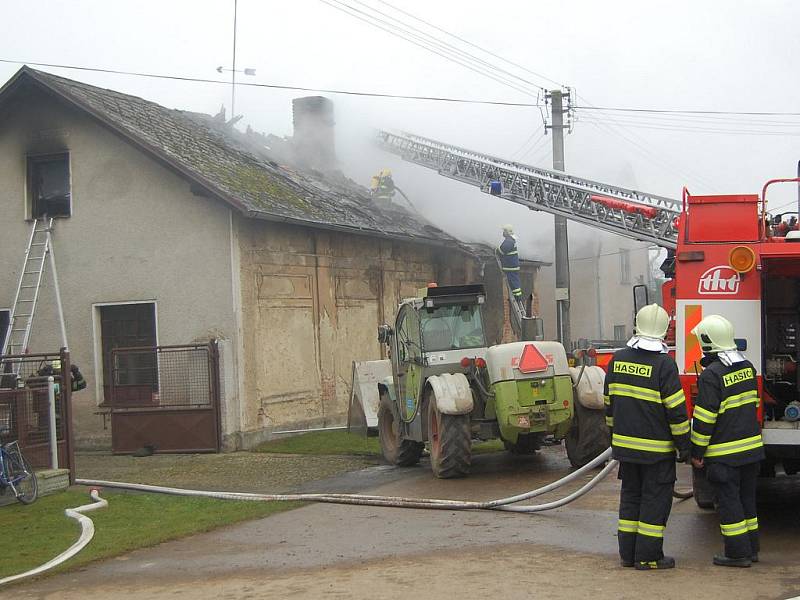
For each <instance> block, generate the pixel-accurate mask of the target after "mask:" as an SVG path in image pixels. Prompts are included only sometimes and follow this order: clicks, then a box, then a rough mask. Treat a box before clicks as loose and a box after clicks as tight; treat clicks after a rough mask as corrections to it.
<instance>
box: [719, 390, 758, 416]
mask: <svg viewBox="0 0 800 600" xmlns="http://www.w3.org/2000/svg"><path fill="white" fill-rule="evenodd" d="M745 404H758V392H757V391H756V390H750V391H748V392H742V393H741V394H736V395H735V396H728V397H727V398H725V399H724V400H723V401H722V403H721V404H720V405H719V414H722V413H724V412H725V411H726V410H731V409H732V408H739V407H740V406H744V405H745Z"/></svg>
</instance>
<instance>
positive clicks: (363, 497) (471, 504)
mask: <svg viewBox="0 0 800 600" xmlns="http://www.w3.org/2000/svg"><path fill="white" fill-rule="evenodd" d="M610 456H611V449H608V450H606V451H605V452H603V453H602V454H600V455H599V456H597V457H596V458H594V459H593V460H592V461H590V462H589V463H587V464H586V465H584V466H583V467H581V468H580V469H577V470H576V471H573V472H572V473H570V474H569V475H566V476H565V477H562V478H561V479H559V480H558V481H554V482H553V483H550V484H548V485H545V486H542V487H540V488H537V489H535V490H531V491H529V492H525V493H523V494H517V495H515V496H509V497H507V498H499V499H496V500H488V501H482V502H476V501H466V500H446V499H439V498H404V497H401V496H375V495H368V494H335V493H328V494H324V493H322V494H320V493H315V494H253V493H246V492H218V491H211V490H189V489H183V488H174V487H165V486H157V485H146V484H141V483H126V482H119V481H103V480H97V479H76V480H75V483H77V484H80V485H97V486H102V487H108V488H120V489H127V490H133V491H141V492H153V493H158V494H172V495H178V496H193V497H204V498H216V499H220V500H247V501H256V502H259V501H260V502H271V501H301V502H322V503H328V504H350V505H359V506H385V507H392V508H426V509H438V510H507V509H510V508H512V507H510V506H508V505H509V504H516V503H518V502H522V501H524V500H529V499H530V498H534V497H536V496H540V495H542V494H546V493H548V492H551V491H553V490H555V489H557V488H559V487H561V486H563V485H565V484H567V483H569V482H571V481H573V480H575V479H577V478H578V477H580V476H582V475H583V474H584V473H586V472H587V471H589V470H590V469H593V468H594V467H595V466H597V465H599V464H601V463H603V462H605V461H606V460H608V459H609V458H610ZM616 465H617V461H615V460H611V461H610V462H609V463H608V465H606V466H605V468H603V469H602V470H601V471H600V472H599V473H598V474H597V475H595V476H594V477H592V479H590V480H589V481H588V482H587V483H585V484H584V485H583V486H582V487H580V488H579V489H578V490H576V491H574V492H572V493H571V494H569V495H568V496H566V497H565V498H562V499H560V500H555V501H553V502H548V503H545V504H540V505H534V506H519V507H513V508H514V511H513V512H541V511H543V510H549V509H552V508H556V507H558V506H563V505H564V504H567V503H569V502H572V501H573V500H575V499H576V498H579V497H580V496H582V495H583V494H585V493H586V492H588V491H589V490H591V489H592V488H594V487H595V486H596V485H597V484H598V483H599V482H600V480H602V479H603V478H604V477H605V476H606V475H608V474H609V473H610V472H611V470H612V469H613V468H614V467H615V466H616Z"/></svg>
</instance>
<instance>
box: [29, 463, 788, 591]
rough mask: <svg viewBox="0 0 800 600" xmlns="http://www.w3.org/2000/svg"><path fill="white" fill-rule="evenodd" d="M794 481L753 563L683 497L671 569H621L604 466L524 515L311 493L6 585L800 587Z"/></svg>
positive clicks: (510, 489)
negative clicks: (584, 489) (551, 503)
mask: <svg viewBox="0 0 800 600" xmlns="http://www.w3.org/2000/svg"><path fill="white" fill-rule="evenodd" d="M568 470H569V469H568V463H567V461H566V458H565V457H564V456H563V450H562V449H561V448H560V447H555V448H549V449H546V450H545V451H543V452H542V453H541V454H539V455H537V456H534V457H527V458H524V459H520V458H518V457H509V456H507V455H505V454H495V455H485V456H478V457H476V458H475V465H474V474H473V476H472V477H470V478H469V479H465V480H458V481H440V480H435V479H433V478H432V477H431V475H430V472H429V471H428V470H426V469H425V468H422V467H421V468H416V469H404V470H398V469H393V468H389V467H373V468H370V469H367V470H366V471H362V472H359V473H355V474H350V475H345V476H342V477H339V478H336V479H333V480H329V481H326V482H322V483H319V484H317V488H318V489H325V490H334V489H336V490H346V491H353V490H354V489H370V490H373V491H375V492H377V493H384V494H391V495H404V496H420V497H440V498H470V499H488V498H494V497H500V496H506V495H509V494H510V493H516V492H520V491H524V490H528V489H532V488H534V487H538V486H539V485H542V484H543V483H546V482H548V481H552V480H553V479H556V478H558V477H559V476H561V475H563V474H565V473H567V472H568ZM686 475H688V473H687V472H686V471H682V473H681V476H686ZM796 483H797V485H796V486H787V485H785V484H783V485H780V484H779V485H773V486H771V488H770V489H768V490H765V494H766V496H769V497H770V498H771V499H772V500H771V502H770V503H769V504H768V505H767V506H765V507H764V510H763V511H762V515H761V518H760V520H761V522H762V530H763V535H764V551H763V554H762V559H763V560H762V562H761V563H760V564H758V565H756V566H754V567H753V568H752V569H739V570H733V569H729V570H722V569H720V568H719V567H713V566H711V565H710V558H711V555H712V554H713V553H714V552H715V551H717V550H718V549H719V545H720V539H719V533H718V525H717V521H716V517H715V515H714V514H713V513H708V512H703V511H699V510H698V509H697V508H696V507H695V505H694V503H693V501H684V502H676V503H675V505H674V508H673V516H672V518H671V520H670V523H669V527H668V530H667V541H666V547H667V551H668V552H671V553H672V554H674V555H675V556H676V558H677V560H678V565H679V568H678V569H676V570H674V571H672V572H661V573H641V572H635V571H632V570H630V569H622V568H620V567H619V565H618V560H617V556H616V538H615V537H614V527H615V521H616V515H615V510H616V499H617V494H618V481H617V480H616V479H615V478H614V477H609V478H607V479H606V480H605V481H604V482H603V483H602V484H601V485H600V486H599V487H598V488H597V489H596V490H595V491H593V492H592V493H591V494H590V495H587V496H585V497H583V498H581V499H580V500H578V501H577V502H575V503H574V504H572V505H570V506H569V507H565V508H562V509H558V510H555V511H551V512H548V513H546V514H540V515H533V516H531V515H516V514H508V513H483V512H480V513H479V512H453V511H422V510H401V509H386V508H370V507H345V506H333V505H314V506H308V507H305V508H302V509H298V510H295V511H291V512H288V513H281V514H279V515H276V516H273V517H270V518H268V519H263V520H260V521H254V522H250V523H245V524H240V525H236V526H232V527H228V528H225V529H222V530H217V531H214V532H211V533H207V534H202V535H198V536H193V537H191V538H187V539H184V540H178V541H175V542H168V543H165V544H162V545H160V546H158V547H156V548H151V549H147V550H140V551H136V552H133V553H131V554H129V555H126V556H124V557H120V558H118V559H115V560H109V561H106V562H103V563H99V564H96V565H93V566H90V567H88V568H86V569H83V570H82V571H79V572H75V573H70V574H65V575H59V576H55V577H51V578H48V579H44V580H41V581H38V582H33V583H30V584H27V585H24V586H20V587H19V588H17V589H15V590H14V591H15V598H59V599H62V598H63V599H69V598H76V599H77V598H95V597H103V598H149V599H153V598H201V599H202V598H213V599H215V600H221V599H226V598H318V597H325V598H370V599H376V598H398V597H401V596H402V597H409V598H453V597H457V596H459V595H463V596H466V595H468V596H470V597H481V596H483V597H490V596H491V597H505V598H559V599H562V600H563V599H565V598H580V597H586V596H591V597H592V598H593V599H596V600H602V599H606V598H608V599H618V598H632V599H633V598H636V599H641V598H680V597H687V598H704V599H705V598H708V599H712V600H713V599H717V598H718V599H724V600H730V599H731V598H737V599H739V598H741V599H747V598H765V599H772V598H788V597H791V596H795V595H798V594H800V577H798V569H797V567H796V565H797V560H796V557H797V555H798V550H800V535H798V534H800V520H798V519H797V518H796V514H797V509H796V507H797V506H798V499H800V481H798V482H796ZM795 487H796V488H797V489H795ZM544 498H548V497H544ZM111 510H113V506H112V507H111Z"/></svg>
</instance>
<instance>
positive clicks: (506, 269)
mask: <svg viewBox="0 0 800 600" xmlns="http://www.w3.org/2000/svg"><path fill="white" fill-rule="evenodd" d="M503 271H519V267H503Z"/></svg>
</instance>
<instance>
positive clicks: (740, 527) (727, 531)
mask: <svg viewBox="0 0 800 600" xmlns="http://www.w3.org/2000/svg"><path fill="white" fill-rule="evenodd" d="M719 529H720V531H722V535H724V536H726V537H731V536H734V535H742V534H743V533H747V521H739V522H738V523H727V524H726V523H720V525H719Z"/></svg>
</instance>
